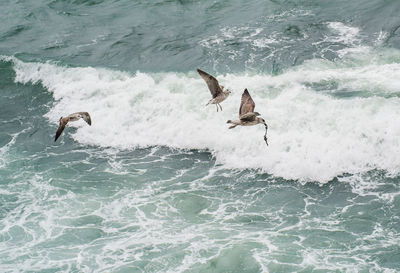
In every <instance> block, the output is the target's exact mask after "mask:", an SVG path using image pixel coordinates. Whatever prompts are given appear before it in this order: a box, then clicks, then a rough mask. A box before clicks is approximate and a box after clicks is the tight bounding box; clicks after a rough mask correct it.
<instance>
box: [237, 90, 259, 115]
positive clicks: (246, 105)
mask: <svg viewBox="0 0 400 273" xmlns="http://www.w3.org/2000/svg"><path fill="white" fill-rule="evenodd" d="M255 107H256V104H255V103H254V101H253V99H252V98H251V96H250V94H249V91H248V90H247V88H246V89H245V90H244V92H243V94H242V101H241V103H240V108H239V118H241V117H242V116H243V115H244V114H247V113H250V112H254V108H255Z"/></svg>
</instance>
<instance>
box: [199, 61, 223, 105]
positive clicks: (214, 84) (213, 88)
mask: <svg viewBox="0 0 400 273" xmlns="http://www.w3.org/2000/svg"><path fill="white" fill-rule="evenodd" d="M197 72H198V73H199V74H200V76H201V77H202V78H203V80H205V82H206V83H207V86H208V89H210V92H211V95H212V96H213V98H215V97H217V96H218V95H219V94H221V93H222V89H221V87H220V86H219V83H218V81H217V79H216V78H214V77H213V76H211V75H210V74H208V73H207V72H204V71H203V70H200V69H198V68H197Z"/></svg>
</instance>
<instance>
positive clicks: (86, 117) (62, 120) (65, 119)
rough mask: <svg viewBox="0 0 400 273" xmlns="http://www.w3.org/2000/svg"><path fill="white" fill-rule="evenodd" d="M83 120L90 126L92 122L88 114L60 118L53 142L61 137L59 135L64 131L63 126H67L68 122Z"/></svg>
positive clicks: (74, 114)
mask: <svg viewBox="0 0 400 273" xmlns="http://www.w3.org/2000/svg"><path fill="white" fill-rule="evenodd" d="M81 118H82V119H83V120H84V121H86V123H87V124H89V125H92V120H91V119H90V115H89V113H88V112H76V113H73V114H71V115H68V116H66V117H61V118H60V125H59V126H58V129H57V132H56V136H55V138H54V142H56V141H57V139H58V137H59V136H60V135H61V133H62V132H63V131H64V128H65V126H66V125H67V123H68V122H70V121H77V120H79V119H81Z"/></svg>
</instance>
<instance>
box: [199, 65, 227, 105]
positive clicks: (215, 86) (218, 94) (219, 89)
mask: <svg viewBox="0 0 400 273" xmlns="http://www.w3.org/2000/svg"><path fill="white" fill-rule="evenodd" d="M197 72H198V73H199V74H200V76H201V77H202V78H203V80H205V82H206V83H207V86H208V89H210V92H211V95H212V99H211V100H210V101H209V102H208V103H207V104H206V106H207V105H209V104H210V103H211V104H215V105H216V106H217V112H218V106H219V107H220V108H221V111H222V106H221V105H220V103H221V102H223V101H224V100H225V99H226V98H227V97H228V96H229V94H230V93H231V91H229V89H226V90H225V91H224V87H223V86H222V85H219V83H218V81H217V79H216V78H214V77H213V76H211V75H210V74H208V73H207V72H204V71H203V70H200V69H197Z"/></svg>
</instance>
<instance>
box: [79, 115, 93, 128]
mask: <svg viewBox="0 0 400 273" xmlns="http://www.w3.org/2000/svg"><path fill="white" fill-rule="evenodd" d="M78 114H79V115H81V118H82V119H83V120H84V121H86V123H87V124H89V125H92V119H91V118H90V115H89V113H88V112H78Z"/></svg>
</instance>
